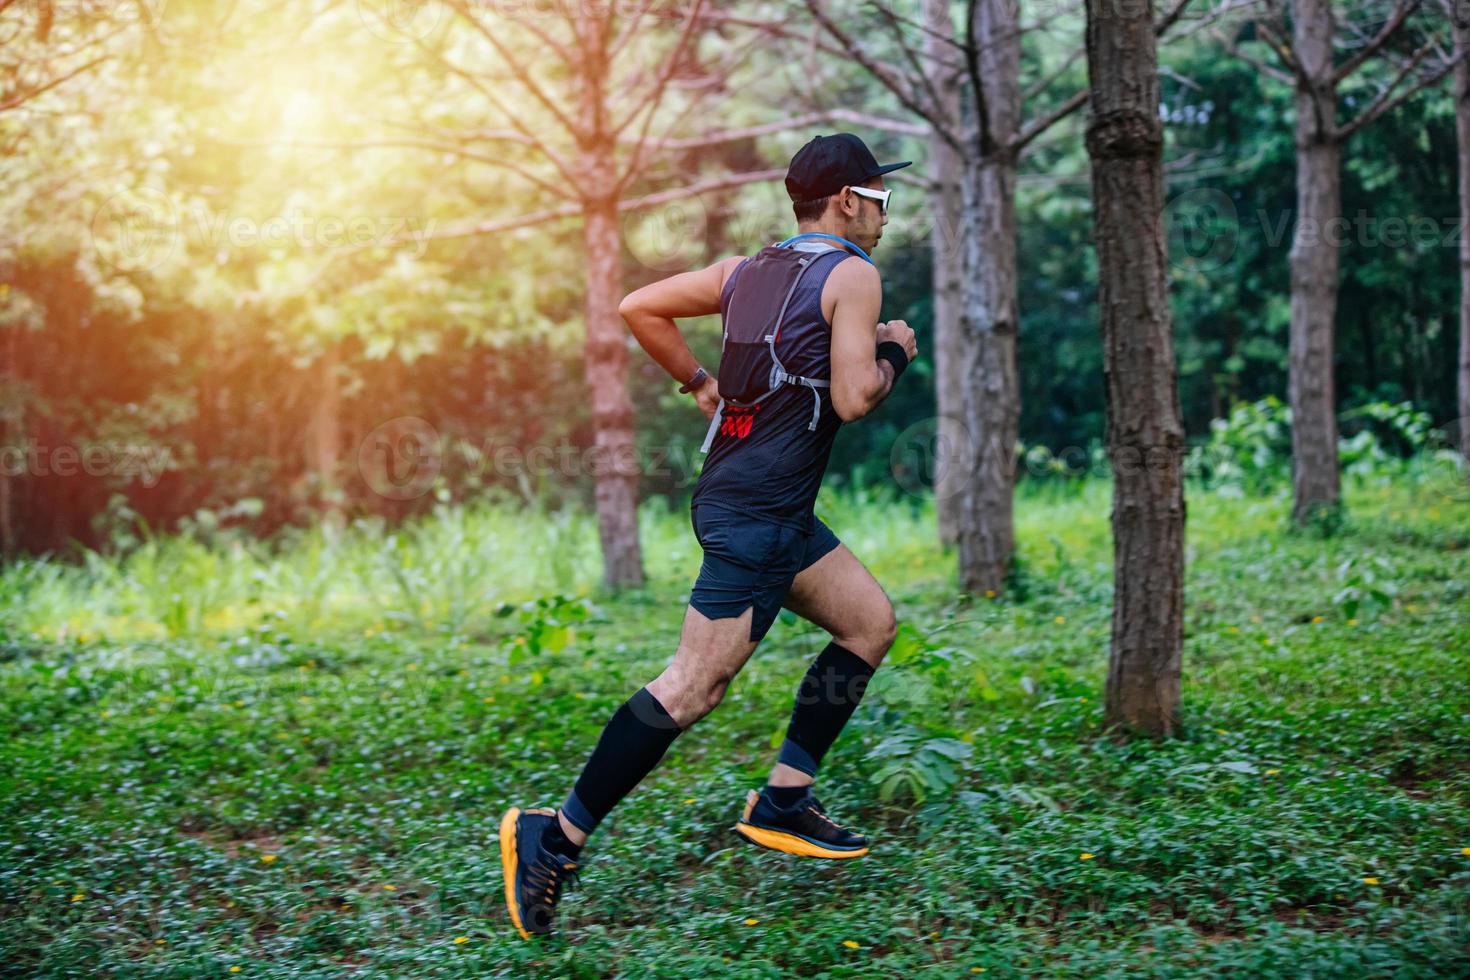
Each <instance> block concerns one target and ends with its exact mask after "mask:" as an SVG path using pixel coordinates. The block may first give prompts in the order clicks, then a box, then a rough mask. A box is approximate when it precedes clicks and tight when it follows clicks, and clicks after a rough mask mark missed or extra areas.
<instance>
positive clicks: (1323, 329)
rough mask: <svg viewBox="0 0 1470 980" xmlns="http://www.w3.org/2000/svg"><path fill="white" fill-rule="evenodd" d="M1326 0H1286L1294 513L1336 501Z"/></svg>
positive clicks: (1334, 237) (1336, 161) (1337, 196)
mask: <svg viewBox="0 0 1470 980" xmlns="http://www.w3.org/2000/svg"><path fill="white" fill-rule="evenodd" d="M1332 30H1333V28H1332V8H1331V5H1330V0H1292V31H1293V48H1294V50H1295V52H1296V56H1297V58H1298V59H1299V60H1300V61H1301V64H1302V68H1303V69H1304V71H1305V72H1306V74H1307V78H1308V81H1307V82H1305V83H1303V82H1301V81H1298V83H1297V91H1296V152H1297V172H1296V201H1297V211H1296V230H1295V233H1294V235H1293V237H1292V243H1291V344H1290V347H1291V363H1290V374H1291V377H1290V383H1289V387H1290V401H1291V449H1292V497H1293V503H1292V515H1293V517H1294V518H1295V519H1296V520H1297V521H1298V522H1301V521H1305V520H1307V519H1308V518H1309V517H1311V515H1312V514H1313V513H1314V512H1317V511H1320V510H1324V509H1326V510H1333V509H1336V507H1337V506H1338V501H1339V498H1340V494H1341V491H1340V488H1339V483H1338V467H1337V414H1336V411H1337V401H1336V398H1335V396H1334V391H1333V376H1332V375H1333V330H1334V325H1335V323H1336V320H1337V277H1338V245H1339V241H1338V240H1339V237H1340V235H1341V233H1342V227H1343V226H1342V200H1341V193H1340V189H1339V182H1340V180H1341V156H1342V145H1341V142H1340V140H1339V138H1338V133H1337V92H1336V85H1335V84H1334V83H1333V81H1332V72H1333V63H1332Z"/></svg>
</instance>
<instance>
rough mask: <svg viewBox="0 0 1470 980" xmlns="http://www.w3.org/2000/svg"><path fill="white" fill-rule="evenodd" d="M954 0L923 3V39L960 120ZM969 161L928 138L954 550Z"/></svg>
mask: <svg viewBox="0 0 1470 980" xmlns="http://www.w3.org/2000/svg"><path fill="white" fill-rule="evenodd" d="M949 6H950V4H949V0H924V24H925V26H926V27H928V28H929V29H930V31H931V33H928V34H925V35H924V53H925V55H926V56H928V57H929V58H931V59H935V64H934V66H933V68H932V71H931V72H930V75H931V77H932V78H933V79H934V87H935V88H936V89H937V90H938V91H939V94H940V97H941V99H942V100H943V102H942V109H943V112H944V113H945V116H946V118H948V119H950V120H954V121H957V120H958V119H959V116H960V88H961V81H962V75H961V73H960V72H959V71H958V70H953V69H951V68H949V67H947V66H945V65H942V64H940V63H939V61H938V59H941V58H948V59H953V57H954V53H955V52H954V47H953V46H952V45H949V44H947V43H945V42H944V41H943V40H941V38H942V37H948V36H949V35H950V34H952V33H953V30H954V27H953V24H952V23H951V21H950V17H949ZM963 172H964V161H963V160H962V159H961V157H960V154H959V153H958V152H957V151H956V150H955V149H954V147H952V146H950V145H949V144H948V143H947V142H945V141H944V139H943V138H942V137H940V136H938V135H937V134H936V135H932V136H930V137H929V174H928V177H929V180H930V181H931V183H932V185H933V186H932V187H931V189H930V191H929V210H930V213H931V214H932V215H933V221H934V227H933V229H932V230H931V231H930V233H929V247H930V250H931V251H932V253H933V256H934V258H933V286H934V365H935V378H934V400H935V409H936V415H937V417H938V425H937V431H936V433H935V436H936V441H935V446H934V459H933V461H932V462H933V464H934V510H935V513H936V515H937V517H938V522H939V541H940V543H941V544H945V545H950V544H954V543H955V542H956V541H958V540H959V527H960V502H961V501H960V495H961V493H962V492H963V489H964V485H965V483H964V476H965V475H966V468H965V464H964V452H963V446H964V443H963V441H962V440H963V438H964V431H965V429H964V425H963V424H962V421H961V420H962V419H963V417H964V399H963V397H962V396H963V393H964V390H965V382H964V363H965V357H964V352H963V351H962V350H961V349H960V345H961V342H962V340H963V337H964V334H963V333H962V332H961V330H960V311H961V310H962V308H963V305H964V290H963V288H962V283H963V279H964V262H965V255H964V249H963V247H962V243H963V239H964V236H965V234H966V232H967V231H968V227H967V226H966V225H965V224H964V223H963V222H964V205H963V195H964V190H963V188H962V186H961V181H962V175H963Z"/></svg>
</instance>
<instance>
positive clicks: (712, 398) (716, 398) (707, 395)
mask: <svg viewBox="0 0 1470 980" xmlns="http://www.w3.org/2000/svg"><path fill="white" fill-rule="evenodd" d="M694 400H695V401H696V402H697V403H698V404H699V410H700V411H701V412H703V413H704V417H705V418H706V419H712V418H714V417H715V410H716V409H717V408H719V407H720V385H719V382H717V381H716V380H715V379H714V377H712V376H711V377H706V378H705V379H704V383H703V384H701V385H700V386H699V387H698V388H695V389H694Z"/></svg>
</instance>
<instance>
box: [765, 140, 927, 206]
mask: <svg viewBox="0 0 1470 980" xmlns="http://www.w3.org/2000/svg"><path fill="white" fill-rule="evenodd" d="M913 162H914V161H912V160H905V161H904V162H903V163H888V164H883V165H882V166H879V164H878V161H877V159H875V158H874V156H873V151H872V150H869V149H868V147H867V144H865V143H864V142H863V141H862V140H860V139H858V138H857V137H856V136H854V135H853V134H852V133H836V134H834V135H832V136H814V137H813V138H812V140H811V142H809V143H807V144H806V146H803V147H802V148H801V149H799V150H797V151H796V156H794V157H792V158H791V165H790V166H788V167H787V168H786V193H787V194H790V195H791V200H792V202H794V203H797V204H799V203H801V202H802V201H815V200H817V199H819V198H823V197H826V196H828V195H829V194H836V193H837V192H838V191H840V190H842V188H844V187H855V186H857V185H859V184H862V183H863V182H865V181H868V180H871V179H872V178H874V177H877V176H878V175H879V174H886V173H888V172H889V171H890V170H897V169H899V168H900V167H907V166H908V165H909V164H911V163H913Z"/></svg>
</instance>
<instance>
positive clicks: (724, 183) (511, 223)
mask: <svg viewBox="0 0 1470 980" xmlns="http://www.w3.org/2000/svg"><path fill="white" fill-rule="evenodd" d="M785 176H786V171H785V170H784V169H782V170H758V171H753V172H750V173H743V174H728V175H726V176H724V177H718V178H714V179H711V180H707V181H702V182H700V183H697V184H690V185H689V186H687V187H679V188H674V189H673V190H667V191H660V192H658V193H656V194H647V195H644V196H643V197H635V198H631V199H629V200H626V201H619V202H618V210H619V211H637V210H641V209H643V208H649V207H656V206H658V205H660V204H667V203H669V202H670V201H678V200H682V199H683V198H686V197H694V196H696V195H699V194H706V193H710V192H712V191H721V190H728V189H729V188H732V187H741V186H743V185H745V184H755V183H759V182H761V181H765V180H779V179H781V178H783V177H785ZM581 213H582V205H580V204H563V205H561V206H559V207H555V208H546V209H544V210H541V211H533V212H531V213H530V214H524V215H519V216H517V217H514V218H504V219H501V220H499V221H485V222H479V223H477V224H472V225H461V226H459V227H456V228H449V229H446V230H444V231H421V232H414V233H413V234H411V235H403V236H400V237H397V238H394V239H392V240H391V242H390V244H400V243H403V242H413V241H425V240H431V241H439V240H441V239H449V238H471V237H474V236H477V235H492V234H496V233H498V232H504V231H514V230H516V229H518V228H529V227H531V226H532V225H539V224H544V223H546V222H548V221H556V220H559V219H561V218H572V217H576V216H577V215H579V214H581ZM375 247H376V246H375Z"/></svg>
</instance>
